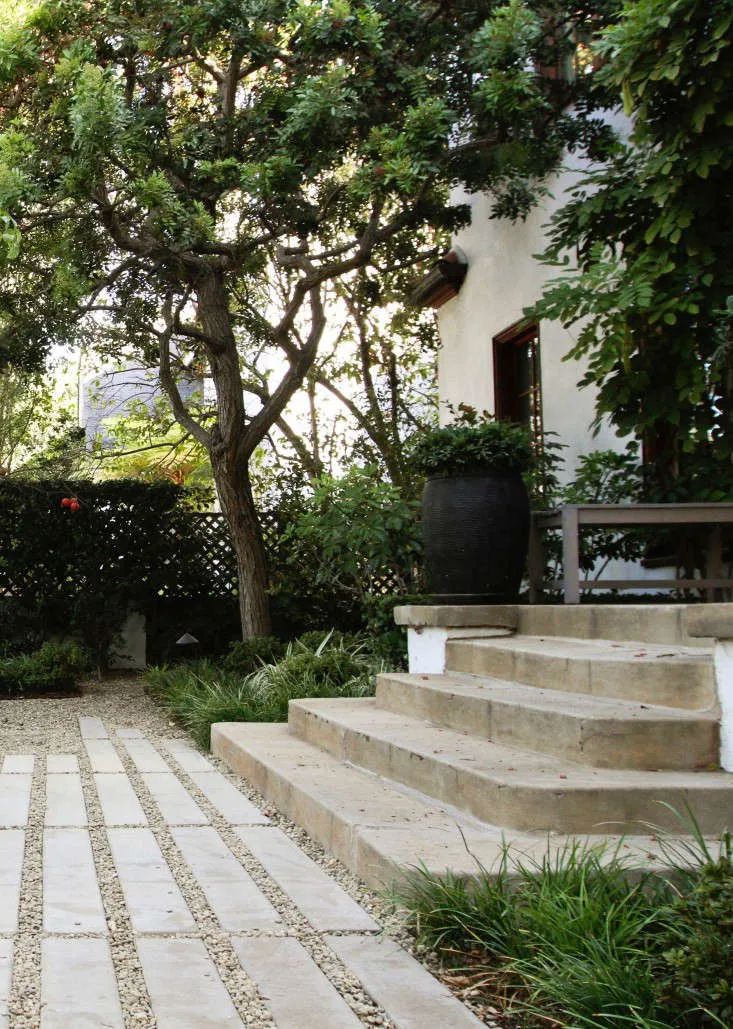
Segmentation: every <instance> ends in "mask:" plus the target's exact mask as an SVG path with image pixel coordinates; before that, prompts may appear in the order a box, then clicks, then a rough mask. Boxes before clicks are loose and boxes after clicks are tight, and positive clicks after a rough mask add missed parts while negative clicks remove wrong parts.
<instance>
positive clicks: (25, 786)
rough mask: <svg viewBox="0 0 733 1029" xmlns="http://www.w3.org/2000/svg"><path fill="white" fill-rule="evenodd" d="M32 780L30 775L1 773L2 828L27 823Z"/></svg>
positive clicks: (10, 827)
mask: <svg viewBox="0 0 733 1029" xmlns="http://www.w3.org/2000/svg"><path fill="white" fill-rule="evenodd" d="M32 781H33V777H32V776H30V775H25V774H21V775H17V774H12V775H5V774H0V829H12V828H13V827H15V826H24V825H26V824H27V822H28V811H29V806H30V800H31V783H32Z"/></svg>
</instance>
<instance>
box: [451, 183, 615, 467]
mask: <svg viewBox="0 0 733 1029" xmlns="http://www.w3.org/2000/svg"><path fill="white" fill-rule="evenodd" d="M576 178H577V175H576V174H575V173H573V172H571V171H565V172H563V173H562V174H560V175H558V176H557V177H556V179H555V180H554V181H553V182H552V183H551V184H550V189H551V193H552V196H551V197H548V198H547V200H546V201H545V202H544V203H543V204H542V205H541V206H539V207H537V208H536V209H535V210H534V211H533V212H532V213H531V214H530V215H529V217H528V218H527V219H526V221H524V222H511V221H509V220H506V219H492V218H491V217H490V202H489V199H488V198H487V197H486V196H484V195H482V194H474V195H461V194H458V195H457V196H456V200H457V201H458V202H466V203H468V204H470V206H471V210H472V219H471V224H470V226H468V227H466V228H465V229H463V230H462V231H461V232H459V233H458V234H457V235H456V238H455V241H454V242H455V244H456V245H457V246H458V247H460V249H461V250H462V251H463V252H464V254H465V255H466V258H467V261H468V274H467V275H466V279H465V282H464V284H463V286H462V288H461V291H460V293H459V294H458V296H457V297H455V298H454V299H452V300H450V301H448V303H446V304H444V305H443V307H441V308H440V310H439V312H438V327H439V331H440V337H441V340H442V347H441V350H440V352H439V356H438V388H439V395H440V401H441V407H440V411H441V421H442V422H443V423H445V422H447V421H450V420H451V416H450V411H449V407H448V405H453V406H457V405H458V404H459V403H465V404H469V405H471V406H472V407H475V408H477V409H478V410H488V411H491V412H493V411H494V372H493V344H492V340H493V337H494V336H496V335H498V334H499V333H500V332H502V331H503V330H505V329H507V328H509V326H511V325H512V324H514V323H515V322H517V321H519V320H520V319H521V318H522V316H523V310H524V308H525V307H527V306H528V305H530V304H531V303H533V302H534V301H535V300H536V299H538V297H539V296H540V294H541V292H542V287H543V285H544V283H545V282H546V281H547V280H548V279H550V278H552V277H553V276H555V275H556V274H557V270H556V269H553V268H549V267H547V266H545V265H543V264H541V263H540V262H539V261H537V260H535V258H534V257H533V255H534V254H537V253H539V252H540V251H541V250H542V249H543V248H544V228H543V227H544V226H545V225H546V223H547V221H548V219H549V217H550V215H551V214H552V212H553V211H554V210H556V209H557V208H558V207H559V206H560V205H561V204H562V202H563V194H564V192H565V191H566V190H567V189H568V188H569V187H570V186H571V185H572V184H573V182H574V181H575V179H576ZM574 341H575V336H574V332H573V330H567V329H564V328H563V327H562V325H560V324H559V323H558V322H549V321H543V322H542V323H541V325H540V368H541V372H540V377H541V383H542V412H543V423H544V430H545V432H554V433H556V434H557V438H558V441H559V442H561V443H563V444H565V446H566V448H567V449H566V450H565V451H564V452H563V454H564V459H565V474H564V476H563V477H564V478H566V479H569V478H572V473H573V471H574V469H575V467H576V464H577V459H578V457H579V455H581V454H584V453H587V452H589V451H591V450H599V449H604V450H605V449H619V450H621V449H623V446H624V443H623V441H622V440H620V439H619V438H618V437H617V436H616V435H615V433H614V431H613V429H612V428H611V427H610V425H608V424H605V425H603V426H601V428H600V431H599V432H598V434H597V435H595V436H594V435H593V434H592V430H591V422H592V421H593V418H594V415H595V391H594V390H593V389H592V388H590V387H586V388H584V389H582V390H581V389H579V388H578V381H579V380H580V379H581V378H582V375H583V372H584V366H583V364H581V363H579V362H578V361H564V360H563V358H564V356H565V355H566V354H567V353H568V351H569V350H570V349H571V347H572V345H573V343H574Z"/></svg>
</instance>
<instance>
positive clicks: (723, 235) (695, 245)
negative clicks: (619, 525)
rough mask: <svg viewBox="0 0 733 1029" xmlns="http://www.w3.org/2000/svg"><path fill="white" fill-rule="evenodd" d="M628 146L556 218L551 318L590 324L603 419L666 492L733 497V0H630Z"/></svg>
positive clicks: (624, 30) (622, 72)
mask: <svg viewBox="0 0 733 1029" xmlns="http://www.w3.org/2000/svg"><path fill="white" fill-rule="evenodd" d="M597 52H598V56H599V57H600V58H601V59H602V60H603V61H604V62H605V67H604V68H603V70H602V71H601V77H602V79H603V81H604V82H605V83H606V85H607V86H608V87H609V88H611V89H613V90H615V91H616V95H617V97H618V98H619V99H623V103H624V107H625V110H626V113H627V114H628V115H629V117H630V118H631V120H632V132H631V136H630V139H629V140H628V141H623V140H621V139H619V140H617V143H616V146H615V147H614V148H613V150H612V151H611V152H610V156H609V159H608V160H607V161H606V162H605V163H603V164H601V165H600V166H599V167H597V168H596V169H595V170H594V171H593V173H592V174H590V175H589V176H588V177H587V178H586V179H585V181H584V182H582V183H580V185H579V186H578V188H577V190H576V191H575V195H574V197H573V198H572V199H571V201H570V202H569V203H568V204H567V205H566V206H565V207H563V208H561V210H560V211H559V213H558V214H557V216H556V217H555V218H554V220H553V224H552V228H551V241H550V247H549V249H548V251H547V254H546V258H547V259H548V260H549V261H550V262H554V263H556V264H558V265H561V266H562V265H565V266H567V265H568V264H569V256H568V252H569V251H571V252H574V253H575V254H577V267H573V268H571V269H569V270H567V271H566V272H565V273H564V274H563V275H561V276H560V277H559V278H557V279H555V280H553V281H552V282H551V283H550V285H549V288H548V289H547V290H546V292H545V295H544V297H543V299H542V301H541V303H540V304H539V305H538V308H537V310H536V313H537V314H539V316H540V317H550V318H559V319H560V320H562V321H563V322H564V323H565V325H566V326H570V325H575V324H578V325H579V331H578V336H577V343H576V345H575V347H574V349H573V350H572V352H571V354H570V355H569V356H570V357H587V358H588V359H589V365H588V372H587V374H586V376H585V378H584V380H583V384H586V383H592V384H594V385H595V386H596V387H597V389H598V415H599V418H600V417H603V416H604V415H609V416H610V418H611V419H612V421H613V422H614V423H615V425H616V426H617V429H618V431H619V434H621V435H628V434H633V435H635V436H637V437H638V438H640V439H642V440H643V441H644V443H645V444H646V448H647V455H648V456H649V457H653V458H654V459H655V469H654V475H653V476H652V477H650V479H649V481H648V483H647V486H648V490H649V491H650V495H655V496H657V497H658V498H659V499H665V498H666V499H675V498H676V499H693V498H697V499H705V498H707V499H723V498H725V497H730V496H731V495H733V464H732V459H733V431H732V430H733V345H732V344H731V331H730V327H731V324H733V320H732V319H733V299H732V298H733V259H732V258H731V254H732V253H733V176H732V175H731V171H732V169H733V3H732V2H731V0H721V2H717V3H714V4H710V3H705V2H703V0H673V2H672V3H669V2H668V0H633V2H631V0H628V2H627V3H625V5H624V7H623V10H622V12H621V15H620V17H619V20H618V23H617V24H616V25H614V26H612V27H610V28H608V29H607V31H606V32H605V34H604V36H603V37H602V40H601V42H600V44H599V46H598V48H597Z"/></svg>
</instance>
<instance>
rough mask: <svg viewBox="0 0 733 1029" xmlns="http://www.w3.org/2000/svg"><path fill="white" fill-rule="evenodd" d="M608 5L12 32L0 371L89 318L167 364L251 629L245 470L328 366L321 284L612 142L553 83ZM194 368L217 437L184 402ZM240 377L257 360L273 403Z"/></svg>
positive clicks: (3, 111)
mask: <svg viewBox="0 0 733 1029" xmlns="http://www.w3.org/2000/svg"><path fill="white" fill-rule="evenodd" d="M601 6H603V5H601ZM598 9H599V5H598V4H597V3H595V2H594V3H590V2H588V3H587V4H583V3H581V4H567V3H560V2H558V0H550V2H549V3H547V2H539V0H537V2H536V3H534V2H533V3H528V4H522V3H520V2H518V0H509V2H508V3H498V4H497V3H496V2H492V0H479V2H475V0H472V2H469V0H456V2H455V3H452V4H445V3H443V2H442V0H329V2H326V3H316V2H313V0H238V2H237V3H232V2H231V0H211V2H209V3H206V4H201V3H198V2H196V3H184V4H181V3H179V2H176V3H173V2H172V0H163V2H161V3H157V4H150V3H148V2H147V0H92V2H88V0H46V2H41V3H40V4H39V5H38V6H37V7H35V8H34V10H33V11H32V13H30V14H29V15H27V16H26V17H25V18H19V19H16V20H15V21H14V22H13V21H12V20H11V22H10V26H9V28H7V29H5V30H4V31H3V34H2V36H0V53H2V55H3V59H2V61H1V62H0V129H1V130H2V135H1V136H0V218H2V219H3V222H2V225H3V226H4V228H3V232H2V234H0V236H1V238H2V239H3V240H5V248H6V259H7V261H6V265H7V270H6V273H5V274H4V275H3V276H2V281H1V282H0V358H1V357H2V355H3V354H4V355H5V357H6V359H13V360H15V361H22V362H24V363H25V364H32V363H33V362H34V361H38V360H39V359H41V358H42V357H43V355H44V353H45V352H46V351H47V350H48V347H49V346H50V345H51V344H52V343H54V342H56V341H64V342H68V341H69V340H70V339H73V338H74V337H75V334H77V333H79V332H80V331H81V330H80V325H83V323H84V319H87V320H88V319H90V318H91V319H95V320H96V326H95V336H96V337H97V338H99V337H100V336H104V337H105V340H106V342H105V344H104V345H105V346H106V347H107V349H108V351H109V352H116V353H119V352H120V351H121V350H123V349H124V348H130V347H134V348H135V349H136V350H137V351H138V353H139V354H140V355H142V357H143V358H146V359H147V360H152V358H153V356H154V355H156V357H155V359H156V360H157V363H158V368H159V375H160V381H161V384H162V386H163V388H164V390H165V392H166V394H167V396H168V398H169V401H170V404H171V409H172V411H173V414H174V416H175V418H176V419H177V421H178V422H179V423H180V425H181V426H182V427H183V428H184V430H185V431H186V432H189V433H190V434H191V436H192V437H193V438H194V439H196V440H197V441H198V442H199V443H200V444H201V445H202V446H203V447H204V448H205V449H206V451H207V452H208V455H209V459H210V462H211V466H212V470H213V474H214V478H215V482H216V486H217V491H218V494H219V498H220V501H221V506H222V510H223V512H224V514H225V516H226V519H227V522H228V525H229V528H230V530H231V535H232V541H233V546H234V549H235V552H236V555H237V565H238V572H239V583H240V590H239V594H240V611H241V620H242V630H243V633H244V634H245V635H252V634H258V633H265V632H267V630H268V627H269V618H268V610H267V601H266V594H265V585H266V566H265V556H264V550H263V547H262V539H261V535H260V531H259V526H258V524H257V517H256V510H255V506H254V503H253V498H252V489H251V482H250V475H249V463H250V460H251V458H252V455H253V454H254V453H255V451H256V448H257V447H258V445H259V444H260V442H261V441H262V440H263V439H264V438H265V437H266V435H267V433H268V432H269V431H270V429H271V428H272V426H273V425H276V424H277V422H278V419H280V418H281V417H282V415H283V412H284V411H285V408H286V406H287V404H288V402H289V401H290V399H291V397H292V396H293V394H294V393H295V391H296V390H297V389H298V388H299V387H300V385H301V384H302V382H303V381H304V380H305V379H306V377H307V375H308V372H309V370H310V369H311V368H312V366H313V362H314V360H315V358H316V355H317V352H318V347H319V343H320V341H321V338H322V337H323V334H324V330H325V326H326V316H325V311H324V290H325V289H326V286H327V284H329V283H336V282H338V281H340V280H342V279H343V278H344V277H346V276H348V275H349V274H350V273H353V272H356V271H359V270H361V269H372V271H373V273H374V274H375V275H378V276H381V275H385V274H389V270H391V269H405V268H408V267H410V266H412V265H414V264H415V263H416V262H418V261H419V260H420V258H421V257H422V256H423V255H424V254H425V253H429V252H430V246H431V243H430V241H431V239H432V234H431V232H427V233H426V227H428V226H429V227H430V229H431V230H433V229H436V228H442V229H451V228H454V227H456V226H457V225H459V224H461V223H462V222H463V221H464V220H465V217H466V211H465V209H464V208H461V207H451V206H450V204H449V202H448V191H449V189H450V187H451V186H452V185H453V184H455V183H457V182H463V183H465V184H467V185H468V187H469V188H473V189H478V188H489V189H492V190H493V191H494V193H495V197H496V211H497V213H501V214H512V215H521V214H522V213H524V212H526V210H527V209H528V208H529V207H530V206H531V204H532V203H533V201H534V199H535V198H536V196H537V195H538V192H539V191H540V190H541V185H540V184H541V182H542V179H543V177H544V175H545V174H546V173H547V172H548V171H549V170H550V169H551V168H552V167H553V166H554V164H555V163H556V162H557V160H558V158H559V155H560V154H561V152H562V150H563V147H564V146H565V145H583V146H588V145H591V146H593V145H595V144H594V143H593V141H594V140H596V142H598V141H600V140H602V138H603V136H604V131H603V127H602V126H600V127H599V126H598V125H597V124H596V122H595V121H594V120H593V118H592V117H590V109H591V106H592V105H591V103H590V99H589V96H590V94H589V91H588V83H587V82H586V81H585V80H582V79H575V80H572V79H569V78H565V77H563V76H562V75H560V74H557V73H556V72H557V69H558V68H560V67H561V65H562V64H563V62H564V61H565V58H566V57H567V56H568V55H569V54H570V55H571V54H572V53H573V52H574V50H575V47H576V40H575V38H574V36H573V34H572V32H571V31H570V30H571V28H572V23H573V20H577V19H579V20H580V21H587V20H588V19H589V18H590V17H591V16H593V17H595V16H596V15H597V13H598ZM550 28H551V29H552V31H550ZM546 69H552V70H553V74H547V73H546ZM574 97H577V98H581V97H583V98H584V100H583V102H582V103H579V104H578V105H577V106H576V108H575V110H574V111H570V110H569V109H568V108H567V106H566V105H567V104H568V102H569V101H570V100H572V99H573V98H574ZM273 267H275V268H277V269H278V271H279V273H280V274H282V275H283V276H284V277H285V280H286V282H287V289H286V293H285V296H284V297H283V304H282V306H281V307H280V309H279V310H277V309H273V308H272V307H271V306H267V305H265V306H263V304H262V297H263V293H265V292H266V291H265V290H263V288H262V287H263V282H265V281H266V280H267V279H268V278H269V276H270V275H271V271H272V268H273ZM243 351H244V352H245V354H244V356H245V358H246V360H243V353H242V352H243ZM187 353H190V354H193V355H194V356H195V358H196V359H197V360H198V359H200V360H202V361H203V362H204V363H205V364H206V365H207V366H208V370H209V373H210V375H211V378H212V381H213V385H214V389H215V392H216V412H215V420H214V421H213V424H211V425H207V424H203V423H202V422H201V421H199V420H197V419H196V417H195V416H194V415H193V414H192V412H191V411H190V410H189V409H188V408H187V406H186V404H185V403H184V401H183V399H182V397H181V394H180V391H179V389H178V385H177V376H178V374H179V372H180V371H181V366H182V361H183V356H184V355H186V354H187ZM273 355H275V356H273ZM248 365H249V366H250V367H255V368H256V369H257V370H258V372H259V371H261V369H262V368H266V369H268V376H267V378H268V383H267V388H266V390H265V392H264V394H263V397H262V399H261V401H260V404H259V407H255V406H254V405H253V406H252V407H251V408H249V407H247V406H245V400H244V387H245V385H246V378H247V374H248V373H247V370H246V369H247V366H248ZM273 369H275V370H277V369H281V370H280V371H279V373H278V372H277V371H275V372H273Z"/></svg>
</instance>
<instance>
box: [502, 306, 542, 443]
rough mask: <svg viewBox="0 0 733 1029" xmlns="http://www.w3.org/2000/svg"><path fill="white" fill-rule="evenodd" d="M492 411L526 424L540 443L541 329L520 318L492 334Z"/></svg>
mask: <svg viewBox="0 0 733 1029" xmlns="http://www.w3.org/2000/svg"><path fill="white" fill-rule="evenodd" d="M494 413H495V415H496V417H497V418H500V419H502V420H503V421H507V422H515V423H517V424H519V425H526V426H527V427H528V428H529V429H531V431H532V435H533V437H534V439H535V442H536V443H537V444H538V445H541V443H542V389H541V383H540V330H539V326H538V325H536V324H535V325H527V323H526V322H519V323H518V324H517V325H512V326H511V328H509V329H506V330H505V331H504V332H500V333H499V335H498V336H494Z"/></svg>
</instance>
